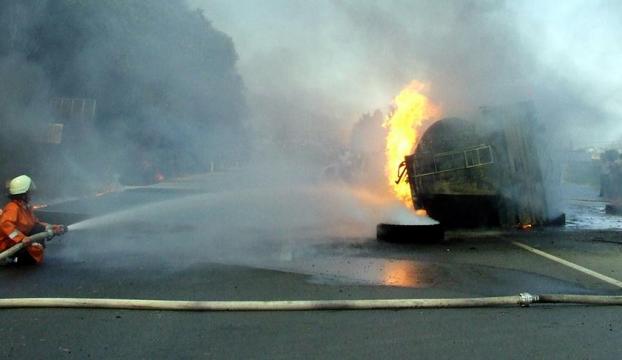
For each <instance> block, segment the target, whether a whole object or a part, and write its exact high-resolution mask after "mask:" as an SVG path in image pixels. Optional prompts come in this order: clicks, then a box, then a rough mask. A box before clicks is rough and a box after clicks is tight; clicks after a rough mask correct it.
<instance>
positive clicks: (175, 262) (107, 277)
mask: <svg viewBox="0 0 622 360" xmlns="http://www.w3.org/2000/svg"><path fill="white" fill-rule="evenodd" d="M218 181H220V180H218ZM201 184H206V185H201V186H197V187H194V189H193V190H192V191H195V192H196V193H204V192H206V191H211V189H212V188H211V187H210V185H209V184H210V182H209V180H206V181H202V182H201ZM163 187H166V186H160V187H156V188H153V189H133V190H131V191H129V192H124V193H112V194H107V195H105V196H102V197H98V198H96V199H87V200H81V201H77V202H73V203H71V204H67V203H65V204H60V205H58V206H56V208H54V207H53V206H50V208H49V209H47V210H48V211H50V212H49V213H48V215H50V216H61V217H62V216H67V215H66V214H67V213H70V214H74V215H75V214H78V215H80V214H81V215H84V214H85V213H87V215H88V217H90V216H97V215H101V214H105V213H107V212H109V211H110V209H113V208H114V209H116V208H120V207H121V208H123V207H130V208H131V207H132V206H135V205H140V204H145V203H150V204H158V203H159V202H160V201H167V200H169V199H172V198H176V197H179V193H178V192H177V191H169V190H163V189H162V188H163ZM170 187H174V186H173V185H171V186H170ZM189 188H191V187H190V186H185V187H183V189H182V190H183V191H186V192H188V191H189V190H188V189H189ZM213 189H220V184H217V185H214V187H213ZM89 202H90V203H89ZM590 204H592V203H590ZM169 205H170V203H169ZM576 209H578V210H576ZM576 209H575V210H576V212H575V213H572V214H571V216H574V218H576V219H581V212H587V213H590V214H591V213H595V214H596V215H598V214H599V213H598V210H597V208H595V207H592V206H591V205H590V206H588V207H587V208H581V207H580V206H579V207H577V208H576ZM59 214H61V215H59ZM170 216H173V215H170ZM79 217H80V216H78V217H76V218H79ZM183 218H184V219H185V220H184V221H185V222H182V224H183V227H184V229H183V230H180V229H177V228H172V229H171V228H169V226H168V224H166V223H163V222H162V221H155V222H154V221H151V220H149V218H148V217H141V216H139V217H138V220H137V219H134V220H132V221H130V222H128V223H127V224H121V225H117V224H112V225H110V226H106V227H104V228H98V229H97V230H95V229H93V230H92V231H88V232H87V231H84V232H74V233H69V234H67V236H65V237H64V238H63V239H62V240H61V241H57V240H54V241H53V242H51V243H50V244H49V246H48V252H47V259H46V263H45V264H44V265H43V266H41V267H38V268H13V267H6V266H5V267H2V268H0V281H1V282H2V287H1V289H2V290H1V296H0V297H2V298H14V297H94V298H135V299H172V300H298V299H380V298H445V297H479V296H500V295H516V294H518V293H520V292H530V293H533V294H539V293H572V294H612V295H621V294H622V291H621V290H620V288H619V287H617V286H614V285H612V284H611V283H607V282H605V281H602V280H600V279H598V278H596V277H594V276H590V275H589V274H586V273H583V272H580V271H577V270H576V269H573V268H571V267H569V266H565V265H562V264H560V263H557V262H554V261H551V260H549V259H547V258H544V257H542V256H539V255H537V254H534V253H532V252H529V251H526V250H525V249H523V248H520V247H518V246H516V245H514V244H513V242H516V241H517V242H520V243H521V244H525V245H528V246H530V247H533V248H536V249H539V250H541V251H545V252H546V253H548V254H552V255H554V256H556V257H559V258H563V259H565V260H567V261H569V262H572V263H574V264H578V265H580V266H583V267H586V268H589V269H591V270H593V271H595V272H598V273H599V274H602V275H605V276H608V277H611V278H613V279H618V280H622V261H620V260H621V259H622V240H620V235H622V234H621V233H620V232H618V231H617V230H616V229H610V228H608V226H605V227H604V228H602V227H601V229H600V230H596V229H590V230H583V229H582V228H581V227H577V226H569V227H566V228H565V229H547V230H533V231H529V232H518V231H516V232H495V231H488V232H450V233H448V234H447V239H446V240H445V241H444V242H443V243H440V244H427V245H416V244H414V245H394V244H386V243H378V242H377V241H375V239H373V238H371V237H334V238H331V237H319V238H318V237H313V239H310V240H309V241H301V240H296V241H290V240H288V239H289V237H288V235H289V234H288V233H287V232H286V233H285V234H276V235H275V234H272V233H269V232H263V231H262V229H257V231H254V232H252V234H251V236H250V238H251V239H252V240H253V241H238V242H232V241H231V239H221V238H220V235H219V236H218V237H215V238H214V237H212V236H208V235H204V234H203V229H204V226H206V225H205V224H202V223H200V222H197V221H196V220H195V219H192V218H188V217H187V216H186V215H184V217H183ZM206 222H207V221H206ZM197 233H198V234H197ZM235 235H236V236H238V237H239V238H240V239H244V238H245V236H247V235H248V234H246V233H245V232H242V233H239V234H238V233H236V234H235ZM193 237H197V238H200V239H206V240H205V243H203V242H201V241H199V240H196V239H195V240H192V241H189V242H184V239H192V238H193ZM162 241H166V244H164V243H163V242H162ZM621 320H622V312H620V308H619V307H596V306H592V307H588V306H555V305H536V306H532V307H529V308H486V309H442V310H441V309H428V310H399V311H387V310H373V311H315V312H265V313H242V312H232V313H191V312H162V311H123V310H72V309H36V310H35V309H18V310H0V322H1V323H2V324H3V325H2V327H0V336H1V338H2V339H3V341H2V347H1V349H2V350H1V352H0V355H2V356H3V358H26V357H32V358H89V357H92V358H129V357H132V358H135V357H138V358H269V359H274V358H283V359H291V358H389V357H397V358H439V359H443V358H447V359H449V358H465V357H477V358H489V359H493V358H494V359H497V358H534V357H535V358H590V359H611V358H618V357H620V355H622V345H620V341H619V337H620V335H621V330H622V321H621Z"/></svg>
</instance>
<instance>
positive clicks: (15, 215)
mask: <svg viewBox="0 0 622 360" xmlns="http://www.w3.org/2000/svg"><path fill="white" fill-rule="evenodd" d="M35 188H36V187H35V184H34V182H33V181H32V179H30V177H28V176H27V175H20V176H18V177H16V178H14V179H13V180H11V181H10V182H9V186H8V191H9V202H8V203H7V204H6V205H5V206H4V209H2V214H1V215H0V251H4V250H6V249H8V248H10V247H12V246H14V245H16V244H18V243H20V242H22V243H24V244H26V247H24V248H23V249H22V250H20V251H19V252H17V253H16V254H15V255H14V256H13V257H12V258H10V262H12V263H16V264H24V265H29V264H39V263H41V262H42V261H43V251H44V248H45V243H44V242H41V243H39V242H32V240H31V239H30V238H29V236H30V235H33V234H36V233H40V232H43V231H46V230H52V232H53V233H54V235H61V234H63V233H65V231H66V227H65V226H63V225H50V224H47V223H44V222H41V221H39V219H37V217H36V216H35V214H34V212H33V210H32V206H31V205H30V194H31V192H32V191H33V190H34V189H35Z"/></svg>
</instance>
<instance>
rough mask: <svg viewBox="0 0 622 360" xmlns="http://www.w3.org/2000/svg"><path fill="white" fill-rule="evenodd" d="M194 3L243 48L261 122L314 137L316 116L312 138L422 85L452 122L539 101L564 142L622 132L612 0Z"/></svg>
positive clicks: (616, 12)
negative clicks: (489, 108) (485, 109)
mask: <svg viewBox="0 0 622 360" xmlns="http://www.w3.org/2000/svg"><path fill="white" fill-rule="evenodd" d="M189 3H190V4H191V6H197V7H201V8H203V9H206V11H207V12H208V13H210V14H213V19H214V23H215V24H216V25H217V26H218V27H220V28H222V29H224V30H225V31H226V32H227V33H229V34H230V35H231V36H232V37H233V38H234V40H235V41H236V45H237V49H238V51H239V53H240V71H241V73H242V75H243V77H244V79H245V81H246V83H247V84H248V88H249V93H248V95H249V99H250V104H251V107H252V108H253V116H254V117H255V118H260V119H261V120H264V122H268V124H267V126H271V127H274V126H284V125H282V124H283V123H285V124H287V125H288V126H289V127H290V128H293V129H294V130H291V131H295V129H296V127H297V126H299V130H300V131H304V132H309V131H310V130H309V125H308V122H309V120H311V119H310V116H312V119H313V120H315V119H323V121H315V122H314V124H315V125H316V126H315V127H314V128H312V129H311V130H315V131H319V130H321V129H322V128H326V127H329V128H335V129H350V127H351V125H352V124H353V123H354V122H355V121H356V120H357V119H358V117H360V115H361V114H364V113H367V112H369V111H373V110H374V109H386V106H387V105H388V104H389V103H390V100H391V98H392V97H393V96H394V95H395V94H397V93H398V92H399V90H400V89H401V88H402V87H403V86H404V85H405V84H407V83H409V82H410V80H412V79H418V80H421V81H424V82H429V83H430V84H431V90H430V91H431V92H430V95H431V98H432V100H433V101H434V102H436V103H440V104H441V106H442V108H443V110H444V114H445V115H446V116H459V117H465V114H466V113H469V112H473V111H476V109H477V108H478V107H479V106H482V105H501V104H507V103H515V102H519V101H524V100H531V101H533V102H534V103H535V104H536V107H537V109H538V111H539V113H540V114H541V117H542V118H543V119H544V120H545V121H546V122H548V123H550V124H552V126H554V127H555V130H556V131H555V134H556V135H558V137H559V138H558V139H556V140H557V141H558V142H560V145H567V143H568V142H570V139H572V141H573V143H574V144H575V145H581V144H589V143H590V142H595V141H603V140H605V141H607V140H612V139H613V138H615V137H618V136H620V130H622V129H620V128H619V126H618V125H617V124H616V123H615V119H617V117H618V116H619V112H620V106H619V103H620V101H619V96H618V95H617V88H618V87H619V85H620V84H619V82H620V80H619V79H620V78H621V77H620V76H618V75H617V74H619V71H620V70H619V69H618V66H617V63H619V61H618V59H619V58H620V53H619V51H620V50H619V47H618V46H617V38H619V35H620V25H619V24H618V22H617V21H616V19H617V16H618V15H619V13H620V12H619V10H620V5H619V4H617V3H615V2H612V1H597V2H594V1H579V0H575V1H565V2H563V3H553V2H548V3H542V2H540V1H521V2H512V1H503V0H486V1H433V2H431V1H402V0H389V1H359V0H357V1H353V0H324V1H313V2H306V1H296V0H294V1H288V0H272V1H264V2H261V3H260V4H259V3H257V2H255V1H250V0H241V1H236V2H229V1H220V0H190V1H189ZM266 102H269V103H272V104H275V105H274V107H272V108H271V110H270V111H266V109H265V108H266V107H267V105H265V103H266ZM275 109H278V113H277V112H276V110H275ZM266 119H268V120H266ZM256 123H259V122H256ZM303 125H305V126H303ZM614 125H615V126H614ZM577 134H581V136H580V137H579V136H577ZM562 143H563V144H562Z"/></svg>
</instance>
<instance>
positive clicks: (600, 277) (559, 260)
mask: <svg viewBox="0 0 622 360" xmlns="http://www.w3.org/2000/svg"><path fill="white" fill-rule="evenodd" d="M512 244H514V245H516V246H518V247H519V248H521V249H524V250H527V251H529V252H532V253H534V254H537V255H540V256H542V257H545V258H547V259H549V260H553V261H555V262H557V263H559V264H562V265H564V266H568V267H569V268H571V269H574V270H577V271H580V272H582V273H584V274H586V275H589V276H592V277H595V278H597V279H598V280H601V281H604V282H606V283H607V284H611V285H613V286H617V287H619V288H622V281H619V280H616V279H614V278H611V277H609V276H607V275H603V274H601V273H598V272H596V271H594V270H590V269H588V268H585V267H583V266H581V265H577V264H575V263H572V262H570V261H568V260H564V259H562V258H559V257H557V256H555V255H551V254H549V253H547V252H544V251H542V250H538V249H536V248H532V247H531V246H529V245H525V244H523V243H519V242H518V241H512Z"/></svg>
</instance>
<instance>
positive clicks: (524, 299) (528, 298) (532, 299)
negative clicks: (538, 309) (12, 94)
mask: <svg viewBox="0 0 622 360" xmlns="http://www.w3.org/2000/svg"><path fill="white" fill-rule="evenodd" d="M518 296H519V300H518V305H520V306H524V307H527V306H529V305H530V304H534V303H537V302H538V301H539V300H540V297H539V296H538V295H531V294H530V293H520V294H518Z"/></svg>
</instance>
